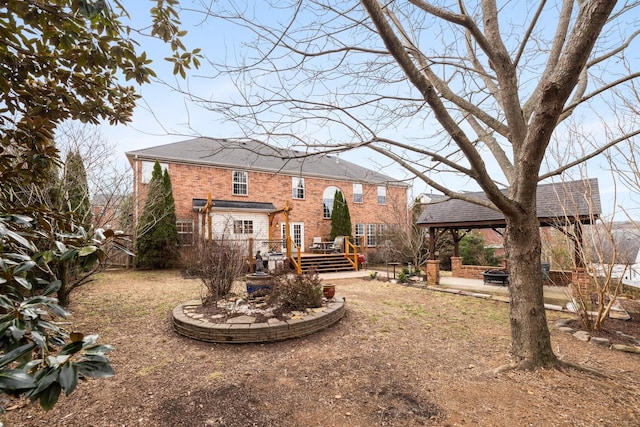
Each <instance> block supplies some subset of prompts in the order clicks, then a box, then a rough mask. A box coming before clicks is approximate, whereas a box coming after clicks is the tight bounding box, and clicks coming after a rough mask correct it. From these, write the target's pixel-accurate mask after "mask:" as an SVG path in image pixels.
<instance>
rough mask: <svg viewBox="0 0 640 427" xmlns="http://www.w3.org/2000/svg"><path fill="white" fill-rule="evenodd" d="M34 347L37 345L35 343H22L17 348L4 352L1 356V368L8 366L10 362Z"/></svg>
mask: <svg viewBox="0 0 640 427" xmlns="http://www.w3.org/2000/svg"><path fill="white" fill-rule="evenodd" d="M34 348H36V345H35V344H34V343H28V344H24V345H21V346H20V347H18V348H15V349H13V350H11V351H10V352H8V353H6V354H4V355H3V356H2V357H1V358H0V368H3V367H5V366H7V365H8V364H9V363H11V362H13V361H15V360H17V359H19V358H21V357H22V356H24V355H25V354H27V353H29V352H30V351H31V350H33V349H34Z"/></svg>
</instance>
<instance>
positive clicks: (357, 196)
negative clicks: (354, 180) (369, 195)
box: [353, 184, 364, 203]
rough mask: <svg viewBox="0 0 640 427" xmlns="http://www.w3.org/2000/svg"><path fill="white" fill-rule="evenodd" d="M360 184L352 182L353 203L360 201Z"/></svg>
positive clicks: (361, 197) (361, 199)
mask: <svg viewBox="0 0 640 427" xmlns="http://www.w3.org/2000/svg"><path fill="white" fill-rule="evenodd" d="M363 200H364V197H363V196H362V184H353V203H362V201H363Z"/></svg>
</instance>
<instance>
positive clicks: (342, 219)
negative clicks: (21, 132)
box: [329, 190, 352, 240]
mask: <svg viewBox="0 0 640 427" xmlns="http://www.w3.org/2000/svg"><path fill="white" fill-rule="evenodd" d="M351 234H352V227H351V215H350V214H349V206H348V205H347V202H346V200H345V199H344V196H343V194H342V191H340V190H336V193H335V195H334V196H333V210H332V211H331V234H330V235H329V239H331V240H333V239H335V238H336V237H337V236H349V237H351Z"/></svg>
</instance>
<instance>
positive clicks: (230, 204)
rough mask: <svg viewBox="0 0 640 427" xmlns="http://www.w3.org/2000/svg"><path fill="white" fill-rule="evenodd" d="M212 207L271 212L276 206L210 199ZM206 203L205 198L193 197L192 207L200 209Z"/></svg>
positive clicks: (266, 203)
mask: <svg viewBox="0 0 640 427" xmlns="http://www.w3.org/2000/svg"><path fill="white" fill-rule="evenodd" d="M212 202H213V207H212V209H218V210H220V209H227V210H234V211H237V210H251V211H261V212H273V211H275V210H276V207H275V206H273V203H270V202H249V201H237V200H215V199H214V200H212ZM206 204H207V199H193V209H194V210H200V209H202V208H204V207H205V206H206Z"/></svg>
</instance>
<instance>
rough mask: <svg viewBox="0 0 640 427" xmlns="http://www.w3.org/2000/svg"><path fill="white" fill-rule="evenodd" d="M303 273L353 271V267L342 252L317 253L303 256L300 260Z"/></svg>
mask: <svg viewBox="0 0 640 427" xmlns="http://www.w3.org/2000/svg"><path fill="white" fill-rule="evenodd" d="M300 264H301V265H300V268H301V269H302V272H303V273H308V272H310V271H314V270H315V271H316V272H318V273H332V272H338V271H353V270H354V268H353V266H352V265H351V263H350V262H349V260H348V259H347V258H346V257H345V255H344V254H339V253H338V254H319V255H315V256H309V257H303V258H302V259H301V260H300Z"/></svg>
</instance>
